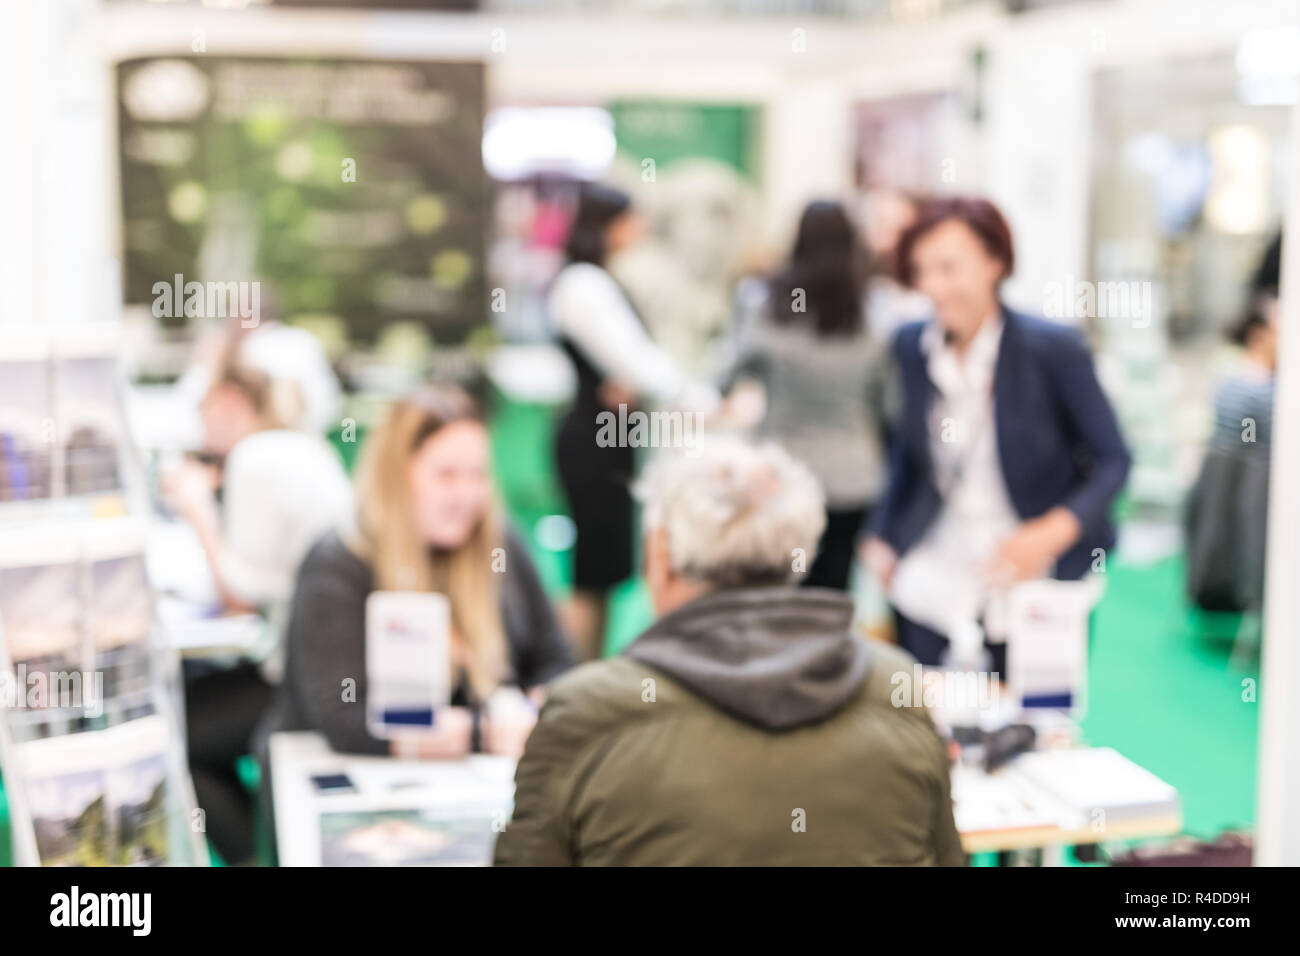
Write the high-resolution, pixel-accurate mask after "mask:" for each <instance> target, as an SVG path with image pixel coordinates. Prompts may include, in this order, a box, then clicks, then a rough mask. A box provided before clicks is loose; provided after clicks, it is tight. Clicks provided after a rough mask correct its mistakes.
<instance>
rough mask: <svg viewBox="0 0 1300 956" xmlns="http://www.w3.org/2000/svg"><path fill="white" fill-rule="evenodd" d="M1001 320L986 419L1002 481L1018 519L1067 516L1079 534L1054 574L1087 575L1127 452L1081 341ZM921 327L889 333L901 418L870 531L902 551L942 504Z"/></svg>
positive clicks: (1030, 320)
mask: <svg viewBox="0 0 1300 956" xmlns="http://www.w3.org/2000/svg"><path fill="white" fill-rule="evenodd" d="M1002 317H1003V320H1004V326H1003V330H1002V340H1001V342H1000V343H999V346H998V358H997V365H996V366H995V371H994V382H993V414H994V427H995V428H996V430H997V447H998V459H999V461H1000V462H1001V465H1002V476H1003V480H1004V481H1005V482H1006V485H1007V492H1008V494H1009V497H1010V499H1011V504H1012V506H1013V507H1014V508H1015V509H1016V513H1017V514H1019V515H1020V517H1021V519H1026V518H1034V517H1037V516H1039V515H1041V514H1043V513H1044V512H1046V511H1049V510H1050V509H1052V508H1055V507H1056V506H1058V505H1063V506H1065V507H1066V508H1069V509H1070V511H1072V512H1074V515H1075V517H1077V518H1078V519H1079V524H1080V526H1081V528H1082V534H1081V535H1080V537H1079V541H1078V542H1077V543H1076V544H1075V545H1074V547H1072V548H1071V549H1070V550H1069V551H1067V552H1066V553H1065V554H1063V555H1061V557H1060V559H1059V560H1058V561H1057V565H1056V569H1055V572H1054V576H1055V577H1057V578H1060V579H1063V580H1064V579H1070V578H1078V577H1080V576H1082V575H1083V574H1084V572H1086V571H1087V570H1088V569H1089V567H1090V565H1091V563H1092V560H1093V554H1094V551H1095V549H1097V548H1103V549H1105V550H1106V551H1107V552H1109V550H1110V549H1111V548H1112V547H1113V546H1114V544H1115V527H1114V525H1113V524H1112V522H1111V519H1110V511H1111V505H1112V503H1113V502H1114V499H1115V496H1116V495H1117V494H1119V491H1120V489H1121V488H1122V487H1123V486H1124V481H1125V479H1126V478H1127V477H1128V470H1129V463H1130V458H1129V452H1128V448H1127V447H1126V446H1125V444H1124V438H1123V436H1121V435H1120V431H1119V425H1118V423H1117V422H1116V420H1115V413H1114V411H1113V410H1112V409H1111V407H1110V402H1109V401H1108V400H1107V398H1106V396H1105V394H1104V393H1103V392H1102V390H1101V385H1100V384H1099V383H1098V381H1097V376H1096V374H1095V373H1094V372H1093V368H1092V355H1091V353H1090V352H1089V351H1088V347H1087V345H1086V344H1085V343H1084V341H1083V338H1082V336H1080V335H1079V333H1078V332H1077V331H1075V330H1074V329H1072V328H1069V327H1067V326H1063V325H1059V324H1057V323H1054V322H1048V321H1046V320H1044V319H1038V318H1034V317H1032V316H1028V315H1022V314H1020V313H1018V312H1014V311H1012V310H1011V309H1008V308H1006V307H1005V306H1003V307H1002ZM924 327H925V323H924V322H913V323H909V324H908V325H905V326H903V327H902V328H901V329H899V330H898V333H897V335H896V336H895V337H894V356H895V358H896V360H897V362H898V369H899V374H900V378H901V381H902V388H903V415H902V419H901V420H900V422H899V428H898V431H897V433H896V435H895V437H894V446H893V449H892V455H891V463H890V476H889V487H888V489H887V490H886V492H885V496H884V498H883V499H882V500H881V502H880V505H879V507H877V508H876V509H875V510H874V512H873V514H872V517H871V521H870V525H869V528H870V531H871V533H873V534H876V535H879V536H880V537H881V538H883V539H884V540H886V541H888V542H889V543H890V545H892V546H893V548H894V550H895V551H897V552H898V554H899V555H903V554H905V553H906V552H907V551H908V549H910V548H911V547H912V546H913V545H915V544H916V543H917V542H918V541H919V540H920V539H921V536H922V535H923V534H924V533H925V530H926V529H927V528H928V527H929V526H930V522H932V521H933V520H934V519H935V516H936V515H938V513H939V509H940V508H941V507H942V506H943V502H942V500H941V498H940V496H939V491H938V489H937V488H936V487H935V482H934V472H933V464H932V462H931V460H930V437H929V431H928V428H927V425H926V417H927V412H928V410H929V407H930V400H931V398H932V396H933V395H934V393H935V386H934V383H933V382H931V381H930V376H929V372H928V370H927V367H926V357H925V354H924V353H923V352H922V351H921V330H922V329H923V328H924Z"/></svg>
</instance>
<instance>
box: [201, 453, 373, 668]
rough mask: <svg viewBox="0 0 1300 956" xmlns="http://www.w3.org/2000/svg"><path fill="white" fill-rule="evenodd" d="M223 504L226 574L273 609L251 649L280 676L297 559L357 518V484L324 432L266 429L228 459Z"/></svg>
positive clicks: (246, 596)
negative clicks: (354, 514)
mask: <svg viewBox="0 0 1300 956" xmlns="http://www.w3.org/2000/svg"><path fill="white" fill-rule="evenodd" d="M223 511H224V513H225V521H224V524H225V540H224V541H223V544H222V553H221V563H220V568H219V573H220V574H221V578H222V580H223V581H224V582H225V585H226V587H227V588H229V589H230V591H231V592H233V593H234V594H235V596H236V597H238V598H239V599H240V600H242V601H245V602H247V603H248V604H251V605H255V606H258V607H262V608H264V609H265V610H266V612H267V617H268V621H269V624H268V627H267V629H266V632H265V635H264V638H263V640H262V641H261V642H260V643H259V645H258V646H257V647H256V648H255V649H254V650H253V652H252V653H251V655H250V656H251V657H252V658H253V659H254V660H257V661H258V662H259V663H260V664H261V665H262V671H263V674H264V675H265V676H266V677H267V679H268V680H270V681H272V682H275V681H278V679H279V676H280V672H281V669H282V667H283V648H282V647H281V638H282V633H283V628H284V624H285V622H286V620H287V617H288V609H289V603H290V601H291V599H292V598H293V588H294V580H295V578H296V576H297V573H298V565H299V564H301V563H302V559H303V558H304V557H305V556H306V554H307V551H308V550H309V549H310V548H311V546H312V545H313V544H315V543H316V540H317V539H318V538H320V537H321V536H322V535H323V534H325V532H327V531H329V530H331V529H332V528H337V527H340V526H342V525H343V524H344V523H345V522H347V521H349V520H350V519H351V517H352V511H353V497H352V486H351V484H350V483H349V481H348V477H347V474H346V473H345V472H344V471H343V466H342V464H341V463H340V462H339V457H338V455H337V454H336V453H335V451H334V449H333V448H332V447H330V445H329V444H328V443H327V442H325V441H324V440H323V439H321V438H317V437H316V436H315V435H307V434H305V433H303V432H297V431H287V430H281V429H273V430H269V431H262V432H257V433H256V434H254V435H250V436H249V437H247V438H245V439H244V440H243V441H241V442H240V443H239V444H237V445H236V446H235V448H234V450H233V451H232V452H231V453H230V456H229V457H228V458H227V459H226V468H225V495H224V505H223Z"/></svg>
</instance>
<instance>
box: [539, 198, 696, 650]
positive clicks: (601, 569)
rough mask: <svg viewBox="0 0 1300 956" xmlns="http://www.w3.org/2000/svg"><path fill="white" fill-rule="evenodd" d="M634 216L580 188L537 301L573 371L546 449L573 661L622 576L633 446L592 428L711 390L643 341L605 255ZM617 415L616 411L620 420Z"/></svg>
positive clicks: (594, 644) (626, 563)
mask: <svg viewBox="0 0 1300 956" xmlns="http://www.w3.org/2000/svg"><path fill="white" fill-rule="evenodd" d="M640 230H641V222H640V219H639V218H638V217H637V215H636V213H635V212H634V211H633V209H632V204H631V200H630V199H629V198H628V196H627V195H626V194H625V193H622V192H620V191H619V190H616V189H613V188H610V187H607V186H600V185H595V184H586V185H584V186H583V187H582V188H581V190H580V192H579V195H578V205H577V210H576V213H575V215H574V220H573V225H572V227H571V230H570V233H569V239H568V242H567V244H566V246H565V258H566V260H567V263H566V265H565V267H564V268H563V269H562V270H561V271H560V274H559V275H558V276H556V278H555V282H554V284H553V285H552V287H551V292H550V295H549V297H548V300H547V308H548V311H549V313H550V317H551V321H552V323H553V324H554V326H555V330H556V332H557V333H558V334H559V337H560V343H561V345H562V346H563V347H564V350H565V352H566V353H567V354H568V356H569V358H570V359H571V360H572V362H573V365H574V368H575V371H576V372H577V379H578V388H577V395H576V397H575V399H574V402H573V407H572V408H571V409H570V410H569V412H568V414H567V415H565V417H564V419H563V420H562V421H561V422H560V426H559V430H558V432H557V434H556V442H555V455H556V461H557V465H558V471H559V475H560V481H561V483H562V484H563V485H564V491H565V494H566V495H567V497H568V500H569V509H570V512H571V514H572V515H573V521H574V525H575V526H576V529H577V543H576V546H575V549H574V551H575V554H574V569H573V599H572V602H571V604H570V606H569V608H568V618H569V620H568V622H567V623H568V625H569V632H570V633H571V634H572V635H573V638H574V641H575V644H576V651H577V653H578V656H579V657H581V658H592V657H597V656H599V655H600V652H601V649H602V647H603V642H604V635H605V623H606V609H607V608H606V605H607V599H608V595H609V591H610V589H611V588H612V587H613V586H614V585H616V584H618V583H619V582H620V581H622V580H624V579H625V578H627V577H629V576H630V575H631V574H632V566H633V561H632V498H631V492H630V488H629V486H630V483H631V479H632V472H633V466H634V460H635V451H634V449H633V447H632V446H631V444H630V443H629V442H628V441H627V440H626V439H627V436H625V435H622V434H621V433H618V434H617V435H616V438H615V440H614V441H610V440H609V438H610V429H608V428H606V429H604V430H602V429H601V427H600V426H601V422H600V420H599V418H600V416H601V414H602V413H605V412H610V413H613V415H615V416H620V406H623V409H622V411H623V412H624V413H628V412H634V411H636V410H637V408H638V406H640V405H642V404H643V403H645V402H647V401H653V402H657V403H664V404H671V405H673V406H675V407H678V408H683V409H687V410H697V411H701V412H704V411H709V410H711V408H712V406H713V405H714V404H716V402H717V395H716V393H715V392H714V391H713V390H712V389H711V388H708V387H705V386H700V385H696V384H694V383H692V382H691V381H690V379H689V378H688V377H687V376H686V374H685V373H684V372H683V371H682V370H681V368H680V367H679V366H678V365H677V364H676V362H674V361H673V360H672V358H671V357H670V356H669V355H668V354H667V353H666V352H664V351H663V350H662V349H660V348H659V347H658V346H657V345H655V344H654V342H653V341H651V339H650V337H649V335H648V334H647V332H646V329H645V325H644V324H643V323H642V321H641V318H640V316H639V315H638V314H637V311H636V308H635V306H633V305H632V302H631V301H630V300H629V298H628V296H627V294H626V293H625V292H624V291H623V289H622V287H621V286H620V285H619V284H618V282H617V281H616V280H615V279H614V277H613V276H611V275H610V274H609V272H608V271H606V269H605V263H606V261H607V259H608V258H609V257H610V256H612V255H614V254H615V253H617V252H619V251H620V250H622V249H624V248H626V247H628V246H629V245H631V244H632V243H634V242H635V241H636V239H637V237H638V235H639V234H640ZM620 417H621V416H620Z"/></svg>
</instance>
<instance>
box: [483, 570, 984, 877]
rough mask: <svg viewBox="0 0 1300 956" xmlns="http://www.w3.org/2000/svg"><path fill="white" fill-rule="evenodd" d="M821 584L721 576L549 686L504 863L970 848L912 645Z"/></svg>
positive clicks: (745, 859)
mask: <svg viewBox="0 0 1300 956" xmlns="http://www.w3.org/2000/svg"><path fill="white" fill-rule="evenodd" d="M852 613H853V608H852V604H851V602H850V601H849V600H848V599H847V598H846V597H845V596H844V595H843V594H840V593H839V592H835V591H828V590H822V589H817V588H806V589H796V588H785V587H775V588H744V589H732V590H725V591H720V592H717V593H714V594H710V595H707V596H705V597H702V598H699V599H697V600H694V601H691V602H689V603H688V604H686V605H684V606H682V607H680V608H678V609H677V610H675V611H674V612H672V613H671V614H669V615H667V616H666V617H664V618H663V619H662V620H660V621H659V622H658V623H656V624H655V625H653V626H652V627H651V628H650V629H649V630H647V631H646V632H645V633H644V634H643V635H641V637H639V638H638V639H637V640H636V641H635V642H633V644H632V645H631V646H630V647H629V648H628V649H627V651H626V652H625V653H624V654H623V655H622V656H620V657H615V658H611V659H609V660H604V661H598V662H594V663H590V664H586V665H584V666H582V667H579V668H577V669H576V670H573V671H570V672H569V673H568V674H566V675H564V676H563V677H561V678H560V679H558V680H557V681H556V682H555V683H554V684H552V685H551V688H550V693H549V696H548V699H547V702H546V705H545V706H544V707H543V708H542V713H541V716H540V718H539V720H538V723H537V726H536V728H535V729H534V730H533V733H532V736H531V737H530V738H529V740H528V746H527V749H526V751H525V753H524V756H523V759H522V760H521V761H520V763H519V768H518V771H517V773H516V777H515V787H516V789H515V809H514V817H513V819H512V820H511V822H510V824H509V825H508V826H507V828H506V830H505V831H504V832H503V833H502V834H501V836H500V837H499V838H498V840H497V845H496V863H497V865H537V866H569V865H587V866H600V865H613V866H618V865H649V866H675V865H706V866H707V865H714V866H731V865H740V866H759V865H777V866H798V865H818V864H820V865H902V866H924V865H936V864H938V865H962V864H963V863H964V862H965V857H964V855H963V853H962V849H961V844H960V842H959V840H958V837H957V831H956V828H955V826H954V825H953V816H952V802H951V797H950V792H949V786H950V785H949V775H948V759H947V755H946V751H945V747H944V745H943V743H942V741H941V740H940V738H939V737H938V735H937V734H936V733H935V730H934V727H933V725H932V723H931V722H930V718H929V716H928V714H927V713H926V712H925V711H924V710H923V709H920V708H911V707H895V706H893V704H892V703H891V700H890V696H891V692H892V690H893V685H892V684H891V677H892V676H893V675H895V674H900V673H901V674H907V675H910V674H911V668H912V663H913V662H912V659H911V658H910V657H909V656H908V655H907V654H906V653H904V652H903V651H901V650H899V649H897V648H895V647H892V646H890V645H883V644H875V643H871V644H869V643H867V642H865V641H862V640H860V639H859V638H857V637H856V636H854V635H853V633H852V631H851V628H850V625H851V619H852Z"/></svg>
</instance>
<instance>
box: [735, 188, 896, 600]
mask: <svg viewBox="0 0 1300 956" xmlns="http://www.w3.org/2000/svg"><path fill="white" fill-rule="evenodd" d="M866 271H867V270H866V254H865V252H864V251H863V249H862V247H861V244H860V242H859V240H858V237H857V232H856V230H855V229H854V228H853V224H852V223H851V222H850V221H849V217H848V215H847V214H846V213H845V211H844V208H843V206H841V205H840V204H839V203H837V202H832V201H817V202H813V203H810V204H809V205H808V207H807V208H806V209H805V210H804V212H803V215H802V217H801V218H800V220H799V231H798V235H797V237H796V239H795V244H794V250H793V252H792V253H791V256H790V260H789V262H788V263H787V264H786V265H785V267H784V268H783V269H782V270H781V271H780V272H779V273H778V274H777V275H776V276H774V277H773V278H772V279H770V280H769V281H767V282H763V283H749V284H747V285H745V286H743V287H742V288H741V290H740V292H739V297H740V299H741V320H740V323H739V328H738V330H737V333H736V345H735V350H736V355H735V361H734V365H733V367H732V369H731V371H730V372H729V374H728V375H727V383H726V384H727V386H728V387H729V388H730V387H733V386H736V385H737V384H739V383H740V382H742V381H746V380H748V381H750V382H756V383H757V384H759V385H761V386H762V389H763V392H764V397H765V409H764V415H763V419H762V421H761V422H760V424H759V426H758V435H759V437H761V438H767V439H770V440H772V441H775V442H777V443H778V444H780V445H781V446H783V447H784V448H785V449H786V450H787V451H788V452H789V453H790V454H792V455H794V456H795V457H796V458H799V459H801V460H802V461H804V462H805V463H806V464H807V465H808V467H809V468H811V469H812V471H813V473H814V474H815V475H816V476H817V478H818V479H819V480H820V481H821V483H822V487H823V489H824V491H825V493H826V500H827V526H826V531H825V533H824V534H823V535H822V540H821V545H820V548H819V550H818V554H817V557H816V559H815V560H814V561H813V562H812V566H811V567H810V568H809V569H808V573H807V575H806V577H805V578H804V583H805V584H806V585H810V586H816V587H832V588H839V589H841V590H842V589H844V588H845V587H847V584H848V577H849V568H850V565H851V564H852V559H853V548H854V543H855V541H856V539H857V535H858V529H859V528H860V527H861V525H862V522H863V520H864V519H865V517H866V515H867V512H868V510H869V509H870V507H871V505H872V503H873V502H874V501H875V500H876V498H877V496H879V494H880V493H881V491H882V490H883V488H884V484H885V477H886V474H887V472H888V463H887V461H886V455H885V441H884V431H885V423H886V421H887V419H888V418H889V416H890V408H891V407H892V406H893V404H894V400H893V399H892V397H891V396H892V393H893V387H892V385H891V379H892V374H891V371H890V365H889V354H888V349H887V347H886V346H885V345H884V344H882V343H880V342H877V341H876V340H875V339H874V338H873V337H872V336H870V335H869V334H868V332H867V324H866V321H865V317H864V316H863V313H862V306H861V303H862V289H863V283H864V281H865V277H866Z"/></svg>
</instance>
